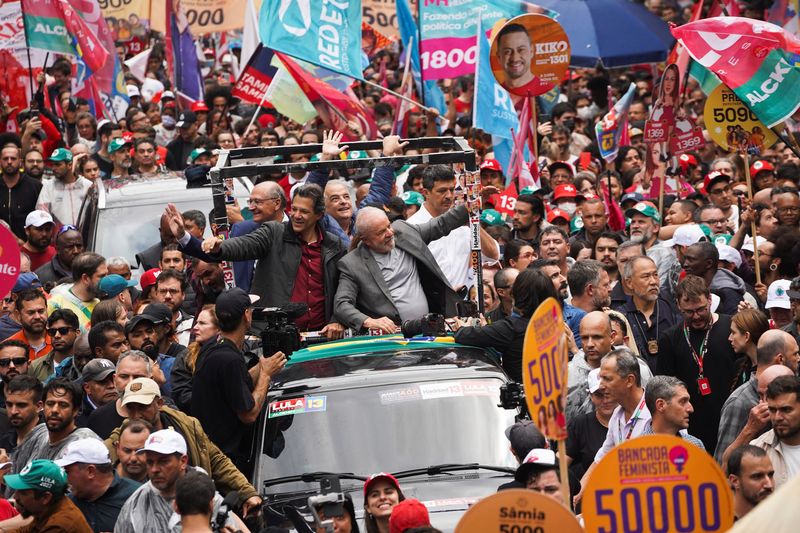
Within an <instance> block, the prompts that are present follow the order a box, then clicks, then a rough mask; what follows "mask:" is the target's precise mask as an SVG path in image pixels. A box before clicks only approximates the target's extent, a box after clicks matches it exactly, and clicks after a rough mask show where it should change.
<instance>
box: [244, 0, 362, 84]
mask: <svg viewBox="0 0 800 533" xmlns="http://www.w3.org/2000/svg"><path fill="white" fill-rule="evenodd" d="M258 24H259V30H258V33H259V36H260V37H261V42H262V43H264V45H265V46H267V47H269V48H272V49H273V50H277V51H279V52H283V53H285V54H287V55H290V56H292V57H296V58H297V59H302V60H304V61H308V62H309V63H313V64H315V65H319V66H321V67H324V68H326V69H328V70H332V71H334V72H338V73H339V74H345V75H347V76H350V77H351V78H354V79H358V80H363V79H364V74H363V73H362V70H361V0H346V1H342V2H331V1H329V0H282V1H278V0H269V1H266V2H264V3H263V4H261V13H260V14H259V17H258Z"/></svg>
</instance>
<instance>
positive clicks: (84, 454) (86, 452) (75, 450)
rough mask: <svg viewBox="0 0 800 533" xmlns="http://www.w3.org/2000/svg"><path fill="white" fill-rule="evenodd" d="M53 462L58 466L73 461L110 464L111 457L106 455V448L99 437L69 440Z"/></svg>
mask: <svg viewBox="0 0 800 533" xmlns="http://www.w3.org/2000/svg"><path fill="white" fill-rule="evenodd" d="M55 463H56V464H57V465H58V466H60V467H65V466H69V465H72V464H75V463H84V464H87V465H107V464H111V457H110V456H109V455H108V448H106V445H105V444H103V441H101V440H100V439H92V438H88V439H80V440H76V441H72V442H70V443H69V444H68V445H67V447H66V448H64V452H63V454H62V455H61V458H60V459H56V460H55Z"/></svg>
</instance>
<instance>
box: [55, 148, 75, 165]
mask: <svg viewBox="0 0 800 533" xmlns="http://www.w3.org/2000/svg"><path fill="white" fill-rule="evenodd" d="M50 161H67V162H70V161H72V152H70V151H69V150H67V149H66V148H56V149H55V150H53V153H52V154H50Z"/></svg>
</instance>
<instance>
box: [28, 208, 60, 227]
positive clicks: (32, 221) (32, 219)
mask: <svg viewBox="0 0 800 533" xmlns="http://www.w3.org/2000/svg"><path fill="white" fill-rule="evenodd" d="M53 223H54V222H53V217H51V216H50V213H48V212H47V211H38V210H37V211H31V212H30V213H28V216H27V217H25V227H26V228H29V227H31V226H33V227H35V228H41V227H42V226H44V225H45V224H53Z"/></svg>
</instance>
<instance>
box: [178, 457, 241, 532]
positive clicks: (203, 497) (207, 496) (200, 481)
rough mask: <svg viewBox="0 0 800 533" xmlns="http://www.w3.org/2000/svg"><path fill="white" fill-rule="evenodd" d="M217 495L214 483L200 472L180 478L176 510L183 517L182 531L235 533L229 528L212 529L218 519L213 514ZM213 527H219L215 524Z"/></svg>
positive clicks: (193, 471) (189, 473)
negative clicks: (214, 520)
mask: <svg viewBox="0 0 800 533" xmlns="http://www.w3.org/2000/svg"><path fill="white" fill-rule="evenodd" d="M215 495H216V489H215V488H214V482H213V481H212V480H211V478H210V477H209V476H207V475H206V474H204V473H202V472H200V471H198V470H189V471H187V472H186V473H185V474H184V475H183V477H181V478H178V481H176V482H175V510H176V511H177V513H178V514H179V515H181V531H183V532H185V533H212V532H213V531H222V532H226V533H234V531H233V529H231V528H230V527H228V526H222V527H221V528H220V527H212V523H211V521H212V520H213V519H215V518H216V517H215V516H213V514H212V513H213V512H214V497H215ZM213 526H218V525H217V524H213Z"/></svg>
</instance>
